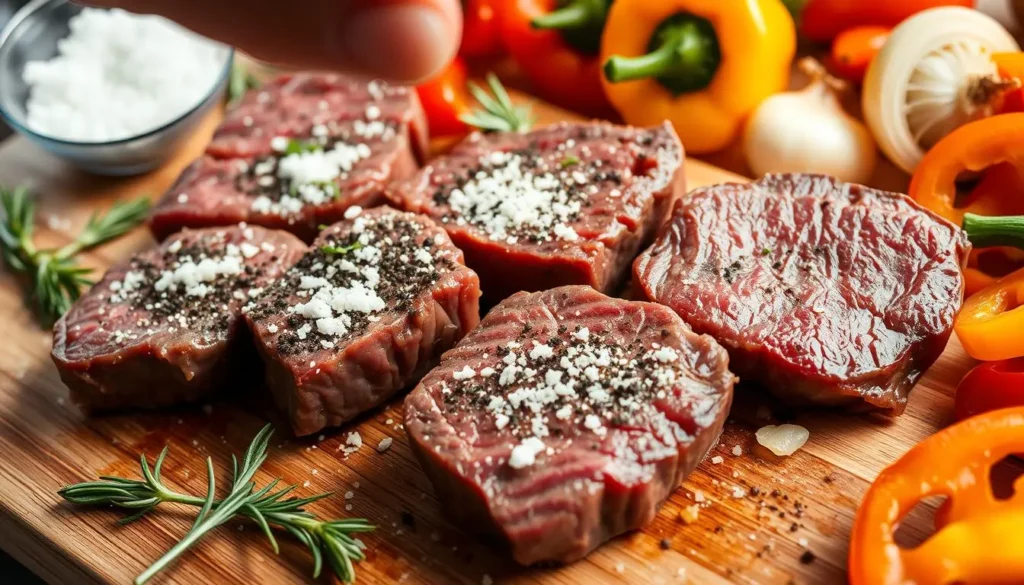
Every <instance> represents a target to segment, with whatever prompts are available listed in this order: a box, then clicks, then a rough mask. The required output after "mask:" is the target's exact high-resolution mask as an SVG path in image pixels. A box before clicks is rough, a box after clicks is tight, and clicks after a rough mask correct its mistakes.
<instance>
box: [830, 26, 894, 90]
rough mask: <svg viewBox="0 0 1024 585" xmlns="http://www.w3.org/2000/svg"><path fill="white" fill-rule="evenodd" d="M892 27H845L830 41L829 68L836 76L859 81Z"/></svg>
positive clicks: (862, 79) (862, 78)
mask: <svg viewBox="0 0 1024 585" xmlns="http://www.w3.org/2000/svg"><path fill="white" fill-rule="evenodd" d="M891 32H892V29H891V28H889V27H886V26H874V25H866V26H856V27H853V28H851V29H847V30H845V31H843V32H842V33H840V34H839V36H837V37H836V40H835V41H833V42H832V52H831V53H830V55H829V61H828V66H829V69H830V70H831V71H832V72H833V73H835V74H836V75H837V76H838V77H841V78H843V79H845V80H847V81H853V82H855V83H860V82H861V81H864V75H866V74H867V72H868V65H870V64H871V62H872V61H873V60H874V59H875V56H876V55H878V53H879V51H881V50H882V47H883V46H884V45H885V41H887V40H888V39H889V34H890V33H891Z"/></svg>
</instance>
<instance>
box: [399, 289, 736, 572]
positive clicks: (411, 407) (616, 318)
mask: <svg viewBox="0 0 1024 585" xmlns="http://www.w3.org/2000/svg"><path fill="white" fill-rule="evenodd" d="M728 365H729V358H728V355H727V354H726V351H725V350H724V349H723V348H722V347H721V346H719V345H718V344H717V343H715V341H714V340H713V339H711V338H710V337H707V336H699V335H696V334H694V333H693V332H692V331H691V330H690V328H689V327H687V326H686V325H685V324H684V323H683V322H682V320H680V319H679V318H678V317H677V316H676V315H675V314H674V313H673V312H672V311H671V310H670V309H668V308H667V307H663V306H660V305H656V304H652V303H641V302H631V301H624V300H621V299H613V298H609V297H606V296H604V295H602V294H601V293H599V292H597V291H595V290H594V289H592V288H590V287H586V286H566V287H561V288H556V289H553V290H549V291H546V292H541V293H532V294H530V293H519V294H516V295H513V296H511V297H509V298H508V299H506V300H505V301H504V302H502V303H501V304H499V305H498V306H497V307H496V308H495V309H494V310H493V311H491V312H490V314H488V315H487V317H486V318H485V319H484V320H483V321H482V322H481V323H480V327H479V328H477V329H476V330H475V331H474V332H473V333H471V334H470V335H469V336H467V337H466V338H465V339H464V340H462V342H460V343H459V344H458V345H457V346H456V347H455V349H453V350H451V351H449V352H448V353H446V354H445V355H444V357H443V358H442V360H441V365H440V366H439V367H437V368H436V369H435V370H434V371H432V372H430V374H428V375H427V376H426V377H425V378H424V379H423V381H422V382H420V384H419V386H417V387H416V389H415V390H414V391H413V392H412V394H410V395H409V397H408V398H407V399H406V401H405V428H406V431H407V432H408V433H409V438H410V442H411V444H412V445H413V448H414V451H415V452H416V454H417V456H418V457H419V459H420V462H421V463H422V464H423V467H424V468H425V469H426V471H427V475H429V476H430V478H431V480H432V481H433V483H434V486H435V488H436V491H437V494H438V497H439V498H440V499H441V501H442V503H443V505H444V506H445V509H446V513H448V514H450V515H451V516H452V517H453V518H454V519H455V520H457V521H459V522H460V523H461V524H462V525H463V526H465V527H467V528H469V529H472V530H475V531H482V532H485V533H490V534H495V535H497V536H498V537H499V538H501V539H502V540H504V541H505V542H507V544H508V545H509V546H510V547H511V550H512V555H513V556H514V557H515V559H516V560H517V561H518V562H520V563H522V564H526V565H528V564H532V563H537V562H541V561H559V562H571V561H574V560H576V559H579V558H581V557H583V556H585V555H586V554H587V553H588V552H590V551H591V550H593V549H594V548H595V547H597V546H598V545H600V544H601V543H602V542H604V541H606V540H608V539H610V538H612V537H613V536H615V535H617V534H620V533H623V532H626V531H628V530H633V529H636V528H640V527H641V526H644V525H645V524H647V523H648V522H650V521H651V520H652V519H653V518H654V516H655V514H656V513H657V511H658V508H659V507H660V506H661V503H662V502H663V501H664V500H665V499H666V498H668V496H669V495H670V494H671V493H672V492H673V491H674V490H675V489H676V487H678V486H679V483H680V482H681V481H682V479H683V478H684V477H686V475H687V474H689V473H690V472H691V471H692V470H693V469H694V467H696V465H697V463H699V462H700V460H701V459H702V458H703V457H704V456H705V455H706V454H707V452H708V450H709V449H710V448H711V446H712V445H713V444H714V443H715V441H717V440H718V436H719V434H720V433H721V431H722V425H723V424H724V422H725V417H726V415H727V413H728V412H729V406H730V404H731V402H732V387H733V382H734V378H733V375H732V374H731V373H730V372H729V370H728Z"/></svg>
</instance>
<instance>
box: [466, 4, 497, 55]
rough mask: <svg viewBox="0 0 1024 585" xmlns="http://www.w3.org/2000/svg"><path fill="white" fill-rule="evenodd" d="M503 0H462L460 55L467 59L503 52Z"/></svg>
mask: <svg viewBox="0 0 1024 585" xmlns="http://www.w3.org/2000/svg"><path fill="white" fill-rule="evenodd" d="M503 5H504V2H502V1H501V0H462V13H463V24H462V45H461V46H460V47H459V55H461V56H463V57H466V58H467V59H477V58H481V57H493V56H494V55H497V54H499V53H501V50H502V48H503V47H502V42H501V12H502V6H503Z"/></svg>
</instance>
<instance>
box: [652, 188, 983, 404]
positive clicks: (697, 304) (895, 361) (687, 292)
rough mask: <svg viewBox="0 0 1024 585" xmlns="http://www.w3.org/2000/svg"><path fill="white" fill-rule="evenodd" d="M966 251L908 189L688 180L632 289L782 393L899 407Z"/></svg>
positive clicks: (949, 305)
mask: <svg viewBox="0 0 1024 585" xmlns="http://www.w3.org/2000/svg"><path fill="white" fill-rule="evenodd" d="M969 250H970V245H969V244H968V242H967V238H966V237H965V235H964V234H963V233H962V232H961V231H960V230H959V229H958V228H957V227H956V226H954V225H953V224H951V223H949V222H947V221H945V220H943V219H941V218H940V217H938V216H936V215H935V214H933V213H931V212H929V211H926V210H924V209H923V208H921V207H920V206H919V205H917V204H916V203H915V202H913V201H912V200H910V199H908V198H907V197H905V196H903V195H899V194H895V193H887V192H883V191H878V190H875V189H869V188H867V187H863V186H860V185H851V184H847V183H843V182H840V181H838V180H836V179H833V178H831V177H825V176H819V175H769V176H767V177H765V178H764V179H761V180H760V181H758V182H756V183H751V184H745V185H744V184H723V185H716V186H713V187H707V188H703V189H697V190H695V191H693V192H691V193H689V194H688V195H687V196H686V197H685V198H684V199H683V201H682V202H681V203H680V204H679V205H678V206H677V208H676V210H675V213H674V216H673V218H672V219H671V220H670V221H669V223H667V224H666V225H665V227H664V229H663V230H662V233H661V235H660V236H659V238H658V240H657V242H655V244H654V245H653V246H652V247H651V248H650V249H649V250H648V251H646V252H645V253H644V254H643V255H641V256H640V258H638V259H637V261H636V264H635V267H634V268H635V274H634V283H635V284H636V285H637V288H638V289H639V293H640V295H639V296H642V297H646V298H647V299H650V300H654V301H657V302H659V303H662V304H665V305H668V306H669V307H672V309H674V310H675V311H676V312H677V313H679V315H680V316H681V317H682V318H683V320H684V321H686V322H687V323H689V324H690V326H691V327H693V329H694V330H695V331H698V332H700V333H707V334H709V335H711V336H713V337H714V338H715V339H717V340H718V341H719V342H720V343H722V345H724V346H725V347H726V348H727V349H729V351H730V354H731V358H732V368H733V371H735V372H736V373H737V374H738V375H739V376H740V377H741V379H746V378H750V379H751V380H753V381H757V382H759V383H761V384H762V385H763V386H765V387H766V388H767V389H768V390H770V391H772V392H773V393H775V394H777V395H778V396H779V397H781V398H783V399H785V400H788V401H790V402H793V403H814V404H821V405H837V406H848V407H850V408H852V409H855V410H862V409H882V410H885V411H889V412H890V413H892V414H899V413H901V412H902V411H903V409H904V407H905V406H906V402H907V395H908V393H909V392H910V389H911V388H912V387H913V386H914V384H915V383H917V381H918V379H919V378H920V377H921V375H922V373H923V372H924V371H925V370H926V369H927V368H928V367H929V366H931V364H932V363H933V362H934V361H935V360H936V359H937V358H938V356H939V354H941V353H942V351H943V349H944V348H945V346H946V341H947V339H948V338H949V335H950V331H951V329H952V325H953V317H954V316H955V315H956V313H957V311H958V310H959V309H960V304H961V301H962V297H963V288H964V282H963V276H962V274H961V265H962V264H963V262H964V259H965V258H966V255H967V253H968V252H969Z"/></svg>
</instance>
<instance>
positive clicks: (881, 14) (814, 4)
mask: <svg viewBox="0 0 1024 585" xmlns="http://www.w3.org/2000/svg"><path fill="white" fill-rule="evenodd" d="M936 6H966V7H968V8H970V7H972V6H974V0H810V2H808V3H807V5H806V6H805V7H804V9H803V12H801V13H800V34H801V35H802V36H804V37H806V38H808V39H810V40H812V41H830V40H832V39H834V38H836V37H837V36H838V35H839V33H841V32H843V31H844V30H847V29H850V28H853V27H855V26H864V25H876V26H888V27H893V26H896V25H897V24H899V23H900V22H901V21H903V20H904V19H906V18H907V17H909V16H912V15H914V14H917V13H918V12H921V11H922V10H927V9H929V8H934V7H936Z"/></svg>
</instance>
